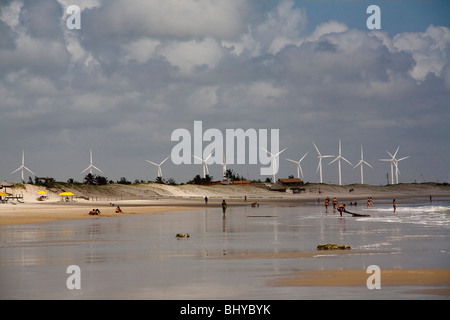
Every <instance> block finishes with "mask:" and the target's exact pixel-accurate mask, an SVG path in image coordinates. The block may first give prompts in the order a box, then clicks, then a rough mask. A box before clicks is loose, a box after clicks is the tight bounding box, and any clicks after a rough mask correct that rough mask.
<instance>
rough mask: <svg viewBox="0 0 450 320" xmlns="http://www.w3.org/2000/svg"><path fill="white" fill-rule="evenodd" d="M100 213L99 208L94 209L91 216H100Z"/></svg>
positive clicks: (90, 212) (90, 213)
mask: <svg viewBox="0 0 450 320" xmlns="http://www.w3.org/2000/svg"><path fill="white" fill-rule="evenodd" d="M99 214H100V210H98V209H92V210H91V211H89V215H90V216H98V215H99Z"/></svg>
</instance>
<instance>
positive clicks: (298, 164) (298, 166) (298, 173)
mask: <svg viewBox="0 0 450 320" xmlns="http://www.w3.org/2000/svg"><path fill="white" fill-rule="evenodd" d="M307 154H308V152H307V153H305V155H304V156H303V157H302V158H301V159H300V160H298V161H294V160H291V159H286V160H287V161H290V162H292V163H296V164H297V178H299V179H300V172H301V173H302V178H303V170H302V166H301V164H300V163H301V162H302V161H303V159H305V157H306V155H307Z"/></svg>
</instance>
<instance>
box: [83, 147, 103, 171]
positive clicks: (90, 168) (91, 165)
mask: <svg viewBox="0 0 450 320" xmlns="http://www.w3.org/2000/svg"><path fill="white" fill-rule="evenodd" d="M90 154H91V162H90V164H89V167H87V168H86V169H84V170H83V171H81V173H80V174H82V173H83V172H86V171H88V170H89V173H90V174H92V168H94V169H95V170H98V171H100V172H101V173H103V171H102V170H100V169H99V168H97V167H96V166H94V165H93V164H92V149H90Z"/></svg>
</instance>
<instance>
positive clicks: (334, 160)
mask: <svg viewBox="0 0 450 320" xmlns="http://www.w3.org/2000/svg"><path fill="white" fill-rule="evenodd" d="M338 159H339V157H336V159H334V160H333V161H331V162H330V163H329V164H328V165H330V164H332V163H333V162H335V161H336V160H338Z"/></svg>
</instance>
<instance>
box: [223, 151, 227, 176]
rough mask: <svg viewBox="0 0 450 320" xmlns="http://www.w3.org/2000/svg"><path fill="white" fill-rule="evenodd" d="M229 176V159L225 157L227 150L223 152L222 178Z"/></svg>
mask: <svg viewBox="0 0 450 320" xmlns="http://www.w3.org/2000/svg"><path fill="white" fill-rule="evenodd" d="M226 176H227V160H226V157H225V152H224V153H223V161H222V180H225V178H226Z"/></svg>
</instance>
